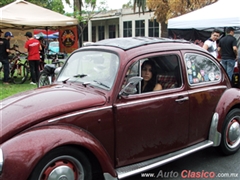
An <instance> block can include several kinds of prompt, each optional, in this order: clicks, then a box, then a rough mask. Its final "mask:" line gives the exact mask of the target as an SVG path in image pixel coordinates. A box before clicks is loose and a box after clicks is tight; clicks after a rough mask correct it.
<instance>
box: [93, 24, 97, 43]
mask: <svg viewBox="0 0 240 180" xmlns="http://www.w3.org/2000/svg"><path fill="white" fill-rule="evenodd" d="M92 42H96V26H92Z"/></svg>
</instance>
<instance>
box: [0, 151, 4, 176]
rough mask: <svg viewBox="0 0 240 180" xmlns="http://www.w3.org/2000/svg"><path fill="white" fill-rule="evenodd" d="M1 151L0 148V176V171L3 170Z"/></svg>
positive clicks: (0, 172)
mask: <svg viewBox="0 0 240 180" xmlns="http://www.w3.org/2000/svg"><path fill="white" fill-rule="evenodd" d="M3 161H4V159H3V151H2V149H1V148H0V174H2V169H3Z"/></svg>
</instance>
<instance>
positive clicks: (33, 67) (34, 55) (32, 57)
mask: <svg viewBox="0 0 240 180" xmlns="http://www.w3.org/2000/svg"><path fill="white" fill-rule="evenodd" d="M25 36H26V37H27V42H26V43H25V51H26V52H28V62H29V66H30V73H31V77H32V82H31V83H30V84H34V85H36V83H37V82H38V79H39V74H40V72H39V62H40V54H39V51H40V50H41V49H42V48H41V44H40V42H39V41H38V40H37V39H34V38H33V35H32V33H31V32H26V34H25Z"/></svg>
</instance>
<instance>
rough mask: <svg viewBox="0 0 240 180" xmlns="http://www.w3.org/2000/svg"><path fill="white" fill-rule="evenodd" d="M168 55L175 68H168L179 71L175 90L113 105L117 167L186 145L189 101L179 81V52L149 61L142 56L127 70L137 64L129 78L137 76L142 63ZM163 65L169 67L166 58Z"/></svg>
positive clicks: (124, 98)
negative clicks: (173, 58) (172, 58)
mask: <svg viewBox="0 0 240 180" xmlns="http://www.w3.org/2000/svg"><path fill="white" fill-rule="evenodd" d="M170 55H171V56H172V57H175V64H174V63H172V64H174V65H175V66H176V65H178V68H179V72H180V73H179V76H180V78H179V79H181V83H180V85H179V86H178V87H174V88H171V89H163V90H161V91H154V92H148V93H140V92H139V93H138V94H133V95H125V96H124V95H122V96H120V97H119V98H118V99H117V101H116V103H115V104H114V110H115V115H116V116H115V118H116V124H115V125H116V158H117V162H116V163H117V166H118V167H119V166H124V165H127V164H132V163H136V162H140V161H144V160H146V159H150V158H154V157H157V156H160V155H163V154H166V153H169V152H172V151H176V150H178V149H180V148H183V147H184V146H186V145H187V142H188V128H189V101H188V92H187V90H186V87H185V85H184V83H183V81H182V75H181V72H182V71H181V61H180V54H179V52H169V53H162V54H158V55H155V56H154V57H151V58H149V57H148V56H142V57H139V58H137V59H135V60H133V61H131V63H130V64H129V68H130V67H131V65H133V64H134V63H135V64H134V66H135V65H136V64H138V65H137V66H138V68H132V69H134V70H133V71H134V73H133V76H137V75H138V76H141V72H140V71H141V69H140V68H141V64H142V61H144V60H148V59H155V60H156V61H157V60H160V59H161V57H167V56H170ZM151 56H153V55H151ZM168 61H169V62H168ZM172 61H173V62H174V60H172ZM163 63H164V64H165V63H169V64H171V63H170V60H169V59H168V58H165V62H163ZM162 65H163V64H162ZM164 66H165V65H164ZM167 68H170V67H165V71H166V70H167ZM130 69H131V68H130ZM136 69H137V70H138V72H136V71H137V70H136ZM160 69H161V68H160ZM170 69H174V67H171V68H170ZM130 71H131V70H127V71H126V73H128V74H129V72H130ZM161 72H163V71H161V70H160V73H161ZM130 74H131V73H130Z"/></svg>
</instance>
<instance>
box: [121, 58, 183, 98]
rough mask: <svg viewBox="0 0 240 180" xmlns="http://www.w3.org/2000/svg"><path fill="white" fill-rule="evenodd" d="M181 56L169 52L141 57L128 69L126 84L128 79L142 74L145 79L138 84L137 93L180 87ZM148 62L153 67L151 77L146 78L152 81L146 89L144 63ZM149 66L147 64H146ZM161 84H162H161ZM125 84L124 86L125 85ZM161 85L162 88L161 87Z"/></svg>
mask: <svg viewBox="0 0 240 180" xmlns="http://www.w3.org/2000/svg"><path fill="white" fill-rule="evenodd" d="M179 59H180V58H178V56H177V55H173V54H167V55H161V56H154V57H149V58H144V59H140V60H139V61H137V62H134V63H133V64H132V65H131V66H130V67H129V68H128V70H127V73H126V75H125V82H124V85H126V84H127V82H128V79H129V78H131V77H134V76H140V77H142V78H143V80H142V81H141V82H140V83H139V84H138V85H137V94H139V93H150V92H153V91H154V90H156V91H159V90H167V89H173V88H177V87H180V86H181V85H182V77H181V73H180V72H181V71H180V60H179ZM145 64H148V67H149V66H150V67H151V71H152V72H151V75H152V77H151V79H149V80H148V79H147V78H146V80H145V82H146V81H147V82H148V83H151V85H150V86H147V88H146V89H144V88H143V86H144V84H143V83H144V78H145V77H144V75H143V74H144V68H145V67H144V65H145ZM146 67H147V66H146ZM159 84H160V86H159ZM124 85H123V87H124ZM159 87H161V88H159Z"/></svg>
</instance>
